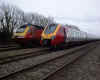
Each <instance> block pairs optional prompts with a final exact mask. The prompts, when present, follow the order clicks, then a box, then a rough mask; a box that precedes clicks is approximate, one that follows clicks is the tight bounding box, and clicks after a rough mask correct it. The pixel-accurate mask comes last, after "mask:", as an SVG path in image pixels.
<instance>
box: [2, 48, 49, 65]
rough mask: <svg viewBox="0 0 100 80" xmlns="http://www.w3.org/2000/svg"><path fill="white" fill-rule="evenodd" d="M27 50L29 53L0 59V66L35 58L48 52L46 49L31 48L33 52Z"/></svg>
mask: <svg viewBox="0 0 100 80" xmlns="http://www.w3.org/2000/svg"><path fill="white" fill-rule="evenodd" d="M27 50H29V51H28V52H21V53H20V54H16V55H13V56H7V57H4V58H0V64H1V65H3V64H8V63H11V62H15V61H19V60H23V59H27V58H31V57H35V56H38V55H43V54H44V52H46V51H48V52H49V50H48V48H35V49H34V48H33V50H32V49H27ZM30 50H31V51H30Z"/></svg>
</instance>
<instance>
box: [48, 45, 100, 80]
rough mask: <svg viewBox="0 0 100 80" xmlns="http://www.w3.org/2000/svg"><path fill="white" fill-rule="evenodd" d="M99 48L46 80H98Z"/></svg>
mask: <svg viewBox="0 0 100 80" xmlns="http://www.w3.org/2000/svg"><path fill="white" fill-rule="evenodd" d="M99 74H100V46H99V44H98V45H97V47H96V48H95V49H94V50H93V51H92V52H90V53H89V54H87V55H86V56H84V57H82V58H81V59H79V60H78V61H76V62H75V63H73V64H71V65H69V66H66V67H65V68H63V69H62V70H61V71H59V72H58V73H57V74H55V75H53V76H52V77H51V78H49V79H48V80H100V75H99Z"/></svg>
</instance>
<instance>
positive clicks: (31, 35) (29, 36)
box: [13, 24, 43, 46]
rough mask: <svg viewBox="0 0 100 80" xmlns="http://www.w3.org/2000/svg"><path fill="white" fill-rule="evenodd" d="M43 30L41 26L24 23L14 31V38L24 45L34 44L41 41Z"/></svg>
mask: <svg viewBox="0 0 100 80" xmlns="http://www.w3.org/2000/svg"><path fill="white" fill-rule="evenodd" d="M42 31H43V28H42V27H41V26H37V25H32V24H26V25H22V26H20V27H19V28H18V29H17V30H16V32H14V35H13V39H14V40H15V41H16V42H17V43H19V44H20V45H22V46H27V45H33V43H39V42H40V39H41V33H42Z"/></svg>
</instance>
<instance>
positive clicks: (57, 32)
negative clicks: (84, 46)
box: [40, 24, 97, 48]
mask: <svg viewBox="0 0 100 80" xmlns="http://www.w3.org/2000/svg"><path fill="white" fill-rule="evenodd" d="M72 27H73V26H72ZM72 27H69V26H68V25H61V24H50V25H48V26H46V27H45V29H44V31H43V32H42V35H41V40H40V44H41V45H42V46H52V47H55V48H56V47H58V46H59V45H61V44H69V43H79V42H80V43H82V42H87V41H91V40H95V39H97V37H96V36H94V35H91V34H88V33H86V32H83V31H81V30H79V29H76V28H72Z"/></svg>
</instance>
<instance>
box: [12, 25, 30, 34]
mask: <svg viewBox="0 0 100 80" xmlns="http://www.w3.org/2000/svg"><path fill="white" fill-rule="evenodd" d="M28 30H29V27H26V29H25V31H24V32H23V33H14V36H25V34H26V33H27V31H28Z"/></svg>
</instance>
